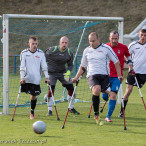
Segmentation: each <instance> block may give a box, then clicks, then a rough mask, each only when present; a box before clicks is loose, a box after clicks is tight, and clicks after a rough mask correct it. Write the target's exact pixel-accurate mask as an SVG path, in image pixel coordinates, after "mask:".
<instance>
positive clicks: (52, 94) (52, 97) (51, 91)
mask: <svg viewBox="0 0 146 146" xmlns="http://www.w3.org/2000/svg"><path fill="white" fill-rule="evenodd" d="M48 86H49V88H50V91H51V95H52V99H53V104H54V107H55V111H56V116H57V120H58V121H59V120H60V119H59V116H58V112H57V108H56V104H55V100H54V95H53V92H52V88H51V85H50V84H48ZM47 103H48V98H47Z"/></svg>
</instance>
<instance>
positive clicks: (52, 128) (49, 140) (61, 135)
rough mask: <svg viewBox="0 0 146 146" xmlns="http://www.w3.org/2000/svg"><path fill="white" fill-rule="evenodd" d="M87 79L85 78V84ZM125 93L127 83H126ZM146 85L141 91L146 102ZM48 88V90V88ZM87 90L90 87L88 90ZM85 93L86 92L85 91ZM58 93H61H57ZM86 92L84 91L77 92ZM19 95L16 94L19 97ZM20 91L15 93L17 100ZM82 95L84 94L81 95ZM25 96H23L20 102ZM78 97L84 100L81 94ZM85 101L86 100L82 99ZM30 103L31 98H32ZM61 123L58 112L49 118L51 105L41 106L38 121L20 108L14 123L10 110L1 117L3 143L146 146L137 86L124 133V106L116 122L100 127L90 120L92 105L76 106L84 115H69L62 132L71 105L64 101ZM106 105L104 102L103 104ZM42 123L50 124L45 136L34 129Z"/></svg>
mask: <svg viewBox="0 0 146 146" xmlns="http://www.w3.org/2000/svg"><path fill="white" fill-rule="evenodd" d="M83 80H84V78H83V79H82V81H83ZM123 85H124V87H123V89H124V91H125V84H123ZM83 86H84V87H85V83H84V82H80V84H79V87H78V88H77V90H78V89H79V88H82V87H83ZM145 87H146V86H145V85H144V87H143V88H142V89H141V92H142V94H143V97H144V99H145V100H146V98H145V97H146V91H145V89H146V88H145ZM46 89H47V88H46ZM85 90H89V88H87V87H85ZM85 90H84V91H85ZM56 92H58V90H56ZM77 92H78V93H79V92H83V90H82V91H81V90H80V91H79V90H78V91H77ZM15 94H16V95H15ZM17 94H18V93H17V92H16V93H14V96H15V101H16V97H17ZM80 94H81V95H82V94H83V93H80ZM84 96H85V97H86V99H87V100H89V101H91V94H84ZM23 98H24V97H22V96H20V100H23ZM78 98H80V96H79V94H78ZM81 99H82V100H83V98H81ZM28 100H29V98H28ZM56 106H57V110H58V114H59V118H60V121H57V117H56V114H55V109H54V108H53V116H51V117H47V116H46V113H47V105H46V104H43V105H37V106H36V110H35V116H36V119H35V120H30V119H29V112H30V107H18V108H17V109H16V114H15V118H14V121H13V122H12V121H11V118H12V114H13V111H14V108H10V109H9V113H10V114H9V115H0V129H1V130H0V144H1V145H4V144H7V145H10V144H11V145H24V144H25V145H42V144H43V145H46V146H48V145H51V146H91V145H99V146H100V145H101V146H117V145H118V146H123V145H126V146H131V145H132V146H137V145H138V146H146V139H145V136H146V110H145V109H144V106H143V103H142V100H141V98H140V94H139V91H138V89H137V87H134V89H133V92H132V94H131V96H130V98H129V101H128V105H127V107H126V127H127V130H126V131H125V130H124V122H123V119H120V118H118V114H119V110H120V104H117V105H116V108H115V111H114V113H113V115H112V120H113V122H112V123H106V122H104V125H103V126H98V125H97V124H96V123H95V120H94V117H93V110H92V113H91V117H90V118H88V113H89V110H90V106H91V102H86V103H75V108H76V109H77V110H78V111H79V112H80V113H81V114H80V115H73V114H71V113H69V115H68V117H67V121H66V124H65V128H64V129H61V127H62V125H63V122H64V119H65V115H66V112H67V107H68V103H67V102H61V103H58V104H56ZM100 106H103V102H102V100H101V105H100ZM107 108H108V106H107V105H106V106H105V109H104V111H103V113H101V114H100V116H101V119H102V120H103V121H104V119H105V117H106V113H107ZM38 120H42V121H44V122H45V123H46V125H47V130H46V132H45V133H43V134H42V135H37V134H35V133H34V132H33V130H32V124H33V123H34V122H35V121H38Z"/></svg>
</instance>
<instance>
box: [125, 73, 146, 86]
mask: <svg viewBox="0 0 146 146" xmlns="http://www.w3.org/2000/svg"><path fill="white" fill-rule="evenodd" d="M136 78H137V81H138V84H139V87H140V88H141V87H142V86H143V85H144V84H145V82H146V74H136ZM126 84H129V85H133V86H137V85H136V81H135V77H134V76H130V75H129V74H128V76H127V80H126Z"/></svg>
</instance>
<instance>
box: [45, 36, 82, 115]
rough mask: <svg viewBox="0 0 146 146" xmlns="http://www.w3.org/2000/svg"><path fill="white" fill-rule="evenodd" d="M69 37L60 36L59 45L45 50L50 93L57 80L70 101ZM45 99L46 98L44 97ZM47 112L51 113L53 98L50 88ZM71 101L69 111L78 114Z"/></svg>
mask: <svg viewBox="0 0 146 146" xmlns="http://www.w3.org/2000/svg"><path fill="white" fill-rule="evenodd" d="M68 45H69V39H68V38H67V37H66V36H63V37H61V38H60V41H59V46H54V47H50V48H48V49H47V50H46V51H45V55H46V61H47V64H48V74H49V80H50V82H51V89H52V93H53V94H54V91H55V86H56V82H57V80H59V81H60V82H61V83H62V86H63V87H65V88H66V89H67V91H68V96H67V100H68V102H69V103H70V101H71V97H72V94H73V91H74V87H73V84H72V82H71V81H70V80H69V77H70V72H71V71H72V69H73V53H72V51H71V50H70V49H69V48H68ZM45 100H46V99H45ZM48 103H49V104H48V113H47V115H48V116H50V115H52V106H53V99H52V95H51V91H50V89H49V90H48ZM73 105H74V103H73V101H72V102H71V104H70V107H69V109H70V110H69V111H70V112H71V113H74V114H78V115H79V114H80V113H79V112H78V111H76V110H75V109H74V107H73Z"/></svg>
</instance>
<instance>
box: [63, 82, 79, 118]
mask: <svg viewBox="0 0 146 146" xmlns="http://www.w3.org/2000/svg"><path fill="white" fill-rule="evenodd" d="M63 86H64V87H66V89H67V91H68V96H67V100H68V103H69V112H71V113H73V114H77V115H79V114H80V113H79V112H78V111H77V110H76V109H75V108H74V100H72V95H73V92H74V87H73V84H63ZM75 97H76V93H75V94H74V97H73V99H74V98H75Z"/></svg>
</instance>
